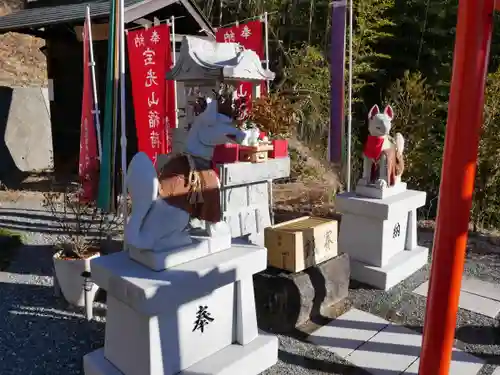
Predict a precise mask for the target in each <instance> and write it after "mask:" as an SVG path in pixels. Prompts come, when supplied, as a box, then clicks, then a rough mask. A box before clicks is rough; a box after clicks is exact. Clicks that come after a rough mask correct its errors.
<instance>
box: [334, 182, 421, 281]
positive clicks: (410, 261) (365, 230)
mask: <svg viewBox="0 0 500 375" xmlns="http://www.w3.org/2000/svg"><path fill="white" fill-rule="evenodd" d="M425 199H426V193H425V192H422V191H416V190H405V191H403V192H401V193H399V194H394V195H392V196H389V197H387V198H384V199H377V198H367V197H362V196H359V195H356V194H352V193H345V194H339V195H338V196H337V200H336V204H337V210H338V211H339V212H341V213H342V220H341V223H340V235H339V253H347V254H349V257H350V259H351V278H352V279H354V280H357V281H360V282H363V283H366V284H369V285H372V286H375V287H377V288H380V289H384V290H388V289H390V288H392V287H393V286H394V285H396V284H398V283H399V282H401V281H403V280H404V279H406V278H407V277H408V276H410V275H412V274H413V273H414V272H416V271H417V270H418V269H420V268H421V267H423V266H424V265H425V264H427V261H428V254H429V249H427V248H424V247H420V246H418V245H417V208H419V207H422V206H424V205H425Z"/></svg>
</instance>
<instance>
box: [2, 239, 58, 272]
mask: <svg viewBox="0 0 500 375" xmlns="http://www.w3.org/2000/svg"><path fill="white" fill-rule="evenodd" d="M55 251H56V250H55V249H54V247H52V246H50V245H23V246H21V247H20V248H18V249H17V251H16V258H15V261H13V262H12V264H11V266H10V267H9V268H8V271H9V272H12V273H14V274H21V275H26V276H50V277H52V275H53V273H54V272H53V263H52V256H53V255H54V253H55Z"/></svg>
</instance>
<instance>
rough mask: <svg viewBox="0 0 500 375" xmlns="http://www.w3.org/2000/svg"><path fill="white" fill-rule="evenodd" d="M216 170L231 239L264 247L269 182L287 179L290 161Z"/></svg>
mask: <svg viewBox="0 0 500 375" xmlns="http://www.w3.org/2000/svg"><path fill="white" fill-rule="evenodd" d="M218 167H219V176H220V180H221V211H222V215H223V218H222V219H223V220H224V221H225V222H226V223H228V224H229V227H230V228H231V236H232V237H233V238H239V237H244V236H246V237H248V239H249V241H250V242H251V243H254V244H256V245H259V246H264V228H266V227H269V226H270V225H271V216H270V207H271V206H272V194H271V193H272V181H273V180H275V179H279V178H285V177H288V176H290V158H281V159H269V160H267V161H266V162H263V163H244V162H239V163H233V164H222V165H219V166H218ZM270 185H271V186H270Z"/></svg>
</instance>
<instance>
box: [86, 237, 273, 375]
mask: <svg viewBox="0 0 500 375" xmlns="http://www.w3.org/2000/svg"><path fill="white" fill-rule="evenodd" d="M266 266H267V250H266V249H265V248H262V247H258V246H253V245H244V244H241V245H236V244H233V245H232V246H231V248H229V249H227V250H222V251H219V252H216V253H213V254H210V255H207V256H205V257H202V258H198V259H195V260H191V261H189V262H187V263H183V264H179V265H176V266H173V267H169V268H168V269H166V270H164V271H160V272H155V271H153V270H151V269H149V268H147V267H145V266H144V265H142V264H140V263H137V262H135V261H134V260H132V259H131V258H130V256H129V254H128V253H127V252H120V253H116V254H112V255H108V256H104V257H100V258H99V259H96V261H95V262H92V264H91V267H92V277H93V280H94V282H95V283H96V284H97V285H99V286H100V287H101V288H102V289H104V290H106V291H107V295H108V297H107V303H108V312H107V317H106V333H105V344H104V348H102V349H99V350H97V351H94V352H92V353H90V354H87V355H86V356H85V357H84V372H85V375H173V374H178V373H180V374H207V375H208V374H218V375H222V374H224V375H226V374H227V375H230V374H239V375H245V374H248V375H257V374H259V373H260V372H262V371H264V370H266V369H267V368H269V367H271V366H272V365H274V364H275V363H276V362H277V355H278V339H277V338H276V337H274V336H270V335H265V334H262V333H260V332H259V331H258V328H257V318H256V310H255V298H254V289H253V279H252V277H253V275H254V274H255V273H257V272H260V271H262V270H264V269H265V268H266Z"/></svg>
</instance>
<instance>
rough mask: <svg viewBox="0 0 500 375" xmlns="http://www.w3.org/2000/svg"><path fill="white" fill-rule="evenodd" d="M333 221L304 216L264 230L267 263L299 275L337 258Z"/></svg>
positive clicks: (335, 230) (336, 236)
mask: <svg viewBox="0 0 500 375" xmlns="http://www.w3.org/2000/svg"><path fill="white" fill-rule="evenodd" d="M337 238H338V223H337V221H336V220H331V219H322V218H318V217H310V216H305V217H301V218H299V219H295V220H290V221H286V222H284V223H281V224H278V225H274V226H272V227H268V228H266V229H265V244H266V247H267V259H268V264H269V265H270V266H272V267H276V268H280V269H283V270H287V271H291V272H300V271H303V270H305V269H306V268H309V267H311V266H315V265H317V264H319V263H322V262H324V261H326V260H328V259H331V258H333V257H336V256H337V255H338V243H337Z"/></svg>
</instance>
